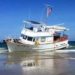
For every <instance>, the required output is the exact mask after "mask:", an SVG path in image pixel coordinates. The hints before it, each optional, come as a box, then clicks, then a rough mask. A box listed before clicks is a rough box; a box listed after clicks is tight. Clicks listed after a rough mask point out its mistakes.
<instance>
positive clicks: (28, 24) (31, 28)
mask: <svg viewBox="0 0 75 75" xmlns="http://www.w3.org/2000/svg"><path fill="white" fill-rule="evenodd" d="M24 22H25V27H24V28H23V29H22V31H21V34H24V35H28V36H32V37H39V36H52V35H53V34H54V33H55V32H61V31H66V30H68V29H67V28H65V27H63V26H60V25H53V26H47V25H46V24H44V23H39V22H36V21H24Z"/></svg>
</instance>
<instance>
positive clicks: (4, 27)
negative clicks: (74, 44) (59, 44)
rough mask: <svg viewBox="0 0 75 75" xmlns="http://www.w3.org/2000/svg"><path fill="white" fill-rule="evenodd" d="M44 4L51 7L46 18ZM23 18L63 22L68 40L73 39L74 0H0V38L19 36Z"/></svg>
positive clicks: (74, 27) (74, 24) (74, 26)
mask: <svg viewBox="0 0 75 75" xmlns="http://www.w3.org/2000/svg"><path fill="white" fill-rule="evenodd" d="M46 4H49V5H50V6H51V7H52V12H51V14H50V15H49V16H48V18H46V16H47V15H46V12H47V11H46ZM24 20H34V21H39V22H46V23H47V24H48V25H54V24H61V23H64V25H63V26H65V27H67V28H69V31H67V34H68V36H69V40H74V41H75V33H74V32H75V31H74V30H75V0H0V39H6V38H7V37H14V38H17V37H19V36H20V34H21V30H22V28H23V27H24V24H23V21H24Z"/></svg>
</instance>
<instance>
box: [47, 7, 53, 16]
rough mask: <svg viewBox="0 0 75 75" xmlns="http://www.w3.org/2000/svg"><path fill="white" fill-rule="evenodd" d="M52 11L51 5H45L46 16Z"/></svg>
mask: <svg viewBox="0 0 75 75" xmlns="http://www.w3.org/2000/svg"><path fill="white" fill-rule="evenodd" d="M51 12H52V7H50V6H47V17H48V16H49V15H50V14H51Z"/></svg>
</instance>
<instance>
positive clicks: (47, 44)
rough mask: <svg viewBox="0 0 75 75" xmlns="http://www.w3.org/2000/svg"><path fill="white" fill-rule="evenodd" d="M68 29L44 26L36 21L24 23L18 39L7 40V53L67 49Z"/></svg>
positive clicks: (59, 26) (58, 26)
mask: <svg viewBox="0 0 75 75" xmlns="http://www.w3.org/2000/svg"><path fill="white" fill-rule="evenodd" d="M67 30H68V29H67V28H66V27H64V26H61V25H52V26H50V25H46V24H44V23H39V22H36V21H30V20H29V21H24V27H23V29H22V31H21V36H20V37H19V39H12V38H10V39H7V40H6V43H7V46H8V51H9V52H13V51H54V50H57V49H62V48H67V47H68V46H69V44H68V36H67V35H66V34H65V33H64V31H67Z"/></svg>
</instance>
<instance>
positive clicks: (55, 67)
mask: <svg viewBox="0 0 75 75" xmlns="http://www.w3.org/2000/svg"><path fill="white" fill-rule="evenodd" d="M63 56H66V55H65V54H64V55H63ZM7 64H8V66H9V65H10V66H11V65H15V64H16V65H17V64H18V65H19V66H20V67H21V69H22V71H23V73H24V74H25V73H28V75H35V74H47V73H48V75H50V74H51V75H54V74H60V73H63V72H66V70H67V69H68V60H66V59H64V58H63V57H61V54H58V57H57V58H54V56H49V55H42V54H41V55H40V54H39V53H35V54H34V53H25V52H23V53H19V52H18V53H10V54H8V60H7Z"/></svg>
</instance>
